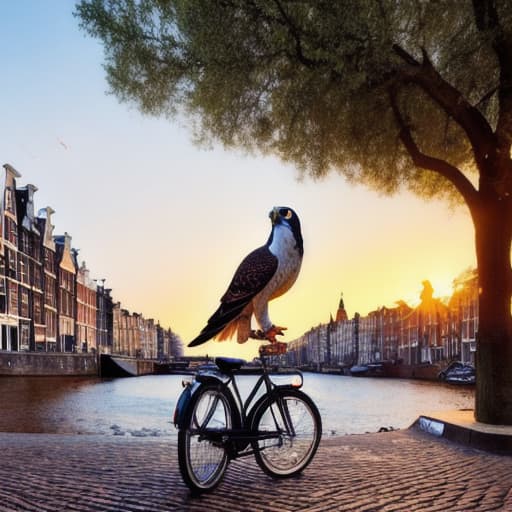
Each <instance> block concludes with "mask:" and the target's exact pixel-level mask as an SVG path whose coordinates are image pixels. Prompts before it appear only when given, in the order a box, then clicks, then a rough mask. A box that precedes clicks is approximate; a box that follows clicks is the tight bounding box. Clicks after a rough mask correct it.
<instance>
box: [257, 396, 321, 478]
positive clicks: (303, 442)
mask: <svg viewBox="0 0 512 512" xmlns="http://www.w3.org/2000/svg"><path fill="white" fill-rule="evenodd" d="M253 417H254V421H253V431H256V432H257V433H258V434H262V437H269V438H268V439H261V440H259V441H258V442H257V444H256V446H255V453H254V456H255V458H256V462H257V463H258V465H259V466H260V467H261V469H263V471H264V472H265V473H267V474H268V475H270V476H272V477H274V478H287V477H291V476H294V475H297V474H298V473H300V472H301V471H302V470H303V469H304V468H305V467H306V466H307V465H308V464H309V463H310V462H311V460H312V459H313V456H314V455H315V453H316V450H317V448H318V444H319V443H320V438H321V436H322V420H321V418H320V413H319V412H318V409H317V407H316V405H315V404H314V403H313V401H312V400H311V398H309V397H308V396H307V395H306V394H305V393H303V392H302V391H299V390H295V389H285V390H278V391H277V392H275V393H274V394H273V396H272V398H267V399H265V400H263V401H262V402H261V404H260V405H259V406H257V409H256V411H255V414H254V416H253Z"/></svg>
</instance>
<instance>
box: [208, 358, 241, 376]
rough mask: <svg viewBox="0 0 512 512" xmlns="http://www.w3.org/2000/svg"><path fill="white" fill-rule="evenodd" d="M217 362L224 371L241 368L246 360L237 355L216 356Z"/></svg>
mask: <svg viewBox="0 0 512 512" xmlns="http://www.w3.org/2000/svg"><path fill="white" fill-rule="evenodd" d="M215 364H216V365H217V366H218V367H219V369H220V370H221V371H222V372H232V371H234V370H240V368H242V366H243V365H244V364H245V361H244V360H243V359H237V358H235V357H216V358H215Z"/></svg>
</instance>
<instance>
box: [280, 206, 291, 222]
mask: <svg viewBox="0 0 512 512" xmlns="http://www.w3.org/2000/svg"><path fill="white" fill-rule="evenodd" d="M279 215H281V217H283V219H286V220H289V219H291V218H292V212H291V210H288V208H281V209H280V210H279Z"/></svg>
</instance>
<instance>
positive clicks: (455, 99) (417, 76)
mask: <svg viewBox="0 0 512 512" xmlns="http://www.w3.org/2000/svg"><path fill="white" fill-rule="evenodd" d="M393 50H394V51H395V53H396V54H397V55H398V56H399V57H400V58H401V59H402V60H404V62H406V64H407V66H406V67H405V69H403V70H402V72H401V73H400V76H399V78H398V80H399V81H403V82H405V83H407V82H410V83H415V84H417V85H418V86H419V87H421V88H422V89H423V90H424V91H425V93H426V94H428V96H429V97H430V98H431V99H433V100H434V101H435V102H436V103H437V104H438V105H439V106H440V107H441V109H442V110H443V111H444V112H445V113H446V114H447V115H448V116H450V117H451V118H453V119H454V121H455V122H457V124H458V125H459V126H460V127H461V128H462V129H463V130H464V132H465V133H466V134H467V136H468V138H469V141H470V142H471V145H472V147H473V152H474V154H475V160H476V162H477V165H478V168H479V169H480V171H481V172H482V173H485V172H486V171H487V165H486V159H487V155H488V154H489V152H490V151H491V148H492V147H493V146H494V145H495V137H494V134H493V132H492V129H491V127H490V126H489V123H488V122H487V120H486V119H485V117H484V116H483V115H482V114H481V113H480V111H479V110H478V109H477V108H475V107H474V106H473V105H471V104H470V103H469V102H468V101H467V100H466V99H465V98H464V96H463V95H462V94H461V93H460V92H459V91H458V90H457V89H455V87H453V86H452V85H451V84H449V83H448V82H447V81H446V80H445V79H444V78H443V77H442V76H441V75H440V74H439V73H438V72H437V70H436V69H435V68H434V66H433V65H432V63H431V62H430V60H429V59H428V57H427V55H426V52H425V50H422V53H423V62H421V63H420V62H418V61H417V60H416V59H415V58H414V57H413V56H412V55H410V54H409V53H408V52H407V51H405V50H404V49H403V48H401V47H400V46H398V45H396V44H395V45H393Z"/></svg>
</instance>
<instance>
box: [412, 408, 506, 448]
mask: <svg viewBox="0 0 512 512" xmlns="http://www.w3.org/2000/svg"><path fill="white" fill-rule="evenodd" d="M469 412H472V411H457V412H455V413H450V414H448V415H443V414H432V415H422V416H420V417H419V418H418V419H417V420H416V421H415V422H414V423H413V424H412V425H411V427H410V428H411V429H417V430H421V431H423V432H426V433H428V434H431V435H433V436H436V437H442V438H444V439H447V440H449V441H452V442H454V443H458V444H462V445H465V446H468V447H471V448H476V449H478V450H483V451H486V452H491V453H495V454H499V455H509V456H511V455H512V428H511V427H501V426H499V425H485V424H482V423H478V422H476V421H474V420H470V419H468V413H469Z"/></svg>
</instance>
